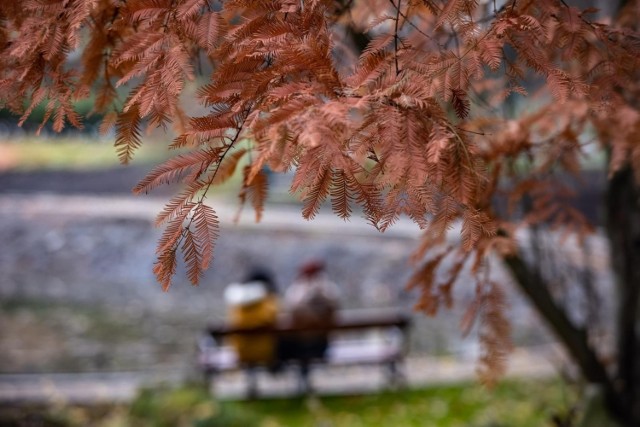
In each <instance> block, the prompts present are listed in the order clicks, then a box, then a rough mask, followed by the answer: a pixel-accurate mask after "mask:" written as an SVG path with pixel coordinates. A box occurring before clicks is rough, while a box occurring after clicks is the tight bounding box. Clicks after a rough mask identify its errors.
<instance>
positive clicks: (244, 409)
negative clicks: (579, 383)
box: [0, 380, 576, 427]
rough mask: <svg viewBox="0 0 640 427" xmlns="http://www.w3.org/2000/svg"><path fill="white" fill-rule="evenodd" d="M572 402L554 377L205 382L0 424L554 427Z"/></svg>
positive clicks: (52, 410)
mask: <svg viewBox="0 0 640 427" xmlns="http://www.w3.org/2000/svg"><path fill="white" fill-rule="evenodd" d="M575 401H576V394H575V392H574V391H573V390H572V389H571V388H569V387H568V386H567V385H566V384H563V383H562V382H560V381H532V380H527V381H512V380H510V381H504V382H502V383H501V384H499V385H498V386H497V387H496V388H494V389H492V390H488V389H486V388H484V387H482V386H481V385H479V384H477V383H464V384H456V385H442V386H433V387H430V388H425V389H420V390H403V391H398V392H390V391H387V392H381V393H380V394H376V395H367V396H345V397H312V398H295V399H277V400H276V399H271V400H257V401H249V402H217V401H215V400H214V399H212V398H211V396H209V395H208V394H207V392H206V391H205V390H204V389H203V388H199V387H193V386H191V387H190V386H185V387H181V388H178V389H162V388H157V389H148V390H143V391H141V392H140V394H139V395H138V397H137V398H136V399H135V401H134V402H132V403H131V404H130V405H121V406H101V407H97V406H94V407H69V406H57V407H55V408H40V409H39V410H37V411H35V409H34V408H31V409H29V410H28V409H26V408H23V409H22V410H21V412H16V409H15V408H13V411H12V412H11V413H10V414H7V413H6V412H5V413H4V415H3V411H2V408H0V425H16V426H17V425H23V424H19V421H20V419H19V418H20V413H22V414H27V413H28V412H30V414H29V417H30V418H29V419H30V420H31V421H34V420H37V421H40V424H38V425H42V426H60V427H75V426H95V427H129V426H131V427H147V426H148V427H165V426H166V427H169V426H193V427H223V426H224V427H278V426H283V427H307V426H308V427H359V426H367V427H377V426H385V427H386V426H402V427H405V426H406V427H411V426H442V427H449V426H451V427H453V426H460V427H462V426H477V427H507V426H514V427H529V426H531V427H543V426H549V427H552V426H554V425H555V424H553V423H552V422H551V417H553V416H557V417H565V416H566V415H567V414H568V413H569V411H570V408H571V406H572V405H573V404H574V403H575ZM34 414H37V415H36V418H34ZM3 416H4V418H3ZM10 416H11V417H13V418H12V419H11V420H10V419H9V418H8V417H10ZM24 416H25V417H26V415H24ZM14 421H15V422H16V423H15V424H11V422H14ZM3 422H4V423H5V424H3Z"/></svg>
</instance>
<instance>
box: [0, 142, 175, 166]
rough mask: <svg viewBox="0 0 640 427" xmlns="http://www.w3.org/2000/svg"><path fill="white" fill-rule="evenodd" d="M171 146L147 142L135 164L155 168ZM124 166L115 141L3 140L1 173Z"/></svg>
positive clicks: (138, 154)
mask: <svg viewBox="0 0 640 427" xmlns="http://www.w3.org/2000/svg"><path fill="white" fill-rule="evenodd" d="M170 154H172V153H170V152H169V151H168V150H167V144H166V143H162V142H160V141H147V142H145V143H144V144H143V145H142V147H141V148H140V149H139V150H138V151H137V152H136V155H135V156H134V159H133V161H132V162H131V164H133V165H135V164H154V163H158V162H160V161H162V160H164V159H166V158H168V157H169V156H170ZM119 164H120V162H119V160H118V156H117V153H116V149H115V148H114V146H113V140H112V139H108V138H105V139H92V138H91V137H87V138H82V137H79V136H78V137H57V138H52V139H45V138H39V137H36V136H31V137H24V138H12V139H0V170H20V171H31V170H95V169H105V168H110V167H115V166H118V165H119Z"/></svg>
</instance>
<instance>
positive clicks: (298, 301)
mask: <svg viewBox="0 0 640 427" xmlns="http://www.w3.org/2000/svg"><path fill="white" fill-rule="evenodd" d="M284 305H285V308H286V309H287V310H288V311H289V312H290V313H291V319H292V322H293V324H294V325H296V326H300V327H309V328H313V327H316V326H322V325H326V324H327V323H331V322H332V321H333V318H334V315H335V312H336V310H337V309H338V305H339V299H338V287H337V286H336V284H335V283H334V282H332V281H331V280H330V279H329V277H328V275H327V273H326V269H325V264H324V262H322V261H320V260H311V261H308V262H306V263H304V264H303V265H302V266H301V267H300V269H299V271H298V276H297V277H296V279H295V280H294V282H293V283H292V284H291V286H289V288H288V289H287V290H286V292H285V294H284ZM328 343H329V340H328V336H327V333H326V332H312V331H309V332H303V333H300V334H298V335H296V336H292V337H289V338H285V340H284V341H283V342H281V348H280V353H281V357H282V359H287V358H294V359H297V360H299V361H300V370H301V377H302V379H303V381H304V384H302V387H303V388H305V389H306V390H307V391H308V390H309V382H308V375H309V363H310V362H311V361H312V360H313V359H320V358H323V357H324V356H325V353H326V350H327V347H328Z"/></svg>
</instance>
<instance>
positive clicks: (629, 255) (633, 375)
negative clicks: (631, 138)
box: [607, 166, 640, 426]
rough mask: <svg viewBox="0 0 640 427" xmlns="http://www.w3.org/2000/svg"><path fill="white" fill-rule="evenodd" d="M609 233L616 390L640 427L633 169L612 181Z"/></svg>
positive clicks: (637, 210)
mask: <svg viewBox="0 0 640 427" xmlns="http://www.w3.org/2000/svg"><path fill="white" fill-rule="evenodd" d="M607 232H608V234H609V241H610V245H611V246H610V249H611V262H612V267H613V270H614V273H615V276H616V284H617V291H618V301H619V305H618V310H617V318H616V326H617V369H616V375H615V388H616V391H617V393H618V394H619V396H620V399H621V403H622V404H623V405H624V407H625V408H626V412H627V417H628V419H629V422H630V423H631V424H630V425H636V426H640V348H639V346H640V339H639V336H638V335H639V332H640V187H639V186H638V185H637V183H636V182H635V177H634V174H633V171H632V169H631V167H630V166H627V167H625V168H623V169H621V170H619V171H617V172H616V173H615V174H614V175H613V177H612V178H611V179H610V180H609V184H608V190H607Z"/></svg>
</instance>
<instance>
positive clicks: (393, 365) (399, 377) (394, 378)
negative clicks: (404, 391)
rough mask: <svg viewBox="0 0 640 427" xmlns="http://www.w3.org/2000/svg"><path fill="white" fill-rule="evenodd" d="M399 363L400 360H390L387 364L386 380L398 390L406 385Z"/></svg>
mask: <svg viewBox="0 0 640 427" xmlns="http://www.w3.org/2000/svg"><path fill="white" fill-rule="evenodd" d="M399 363H400V360H392V361H390V362H389V363H387V379H388V381H389V384H390V385H391V386H392V387H393V388H399V387H401V386H403V385H406V383H407V380H406V378H405V376H404V373H403V372H402V369H401V368H400V366H399Z"/></svg>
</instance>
